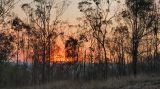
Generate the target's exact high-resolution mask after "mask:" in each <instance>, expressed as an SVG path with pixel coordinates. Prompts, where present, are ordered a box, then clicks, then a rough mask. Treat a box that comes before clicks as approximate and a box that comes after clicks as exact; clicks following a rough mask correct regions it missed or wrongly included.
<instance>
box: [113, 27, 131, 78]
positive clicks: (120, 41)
mask: <svg viewBox="0 0 160 89" xmlns="http://www.w3.org/2000/svg"><path fill="white" fill-rule="evenodd" d="M129 40H130V37H129V30H128V27H127V26H119V27H116V29H114V31H113V42H114V44H115V45H114V48H113V51H115V53H116V56H117V61H118V72H119V75H125V72H126V71H125V64H126V55H128V54H127V52H126V49H127V48H128V45H126V44H128V41H129Z"/></svg>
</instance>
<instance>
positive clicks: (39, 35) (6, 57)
mask: <svg viewBox="0 0 160 89" xmlns="http://www.w3.org/2000/svg"><path fill="white" fill-rule="evenodd" d="M17 3H18V2H17V1H16V0H1V1H0V19H1V20H0V27H1V30H0V40H1V41H0V86H2V87H6V86H11V87H12V86H23V85H35V84H42V83H46V82H50V81H54V80H58V79H84V80H85V79H86V80H91V79H107V78H109V77H121V76H128V75H134V76H135V77H136V75H137V74H138V73H144V74H148V73H159V72H160V68H159V67H160V66H159V65H160V52H159V44H160V40H159V30H160V12H159V9H160V7H159V3H160V2H157V1H154V0H124V1H123V0H83V1H81V2H79V3H78V9H79V10H80V12H81V13H82V14H83V17H81V18H77V20H78V25H77V26H73V25H70V23H67V22H64V21H62V20H61V17H62V15H63V13H64V12H65V11H66V9H67V7H68V6H69V3H70V2H69V1H68V0H62V1H59V0H57V1H56V0H33V2H31V3H25V4H23V5H22V6H21V8H22V10H23V11H24V13H25V15H26V17H27V19H26V20H21V19H20V18H19V17H18V16H16V15H15V14H14V13H11V12H12V8H13V7H14V6H15V5H16V4H17ZM113 6H116V7H118V8H116V9H115V8H113ZM75 8H77V7H75ZM15 13H16V12H15ZM66 27H68V28H69V29H67V32H68V33H70V29H71V28H72V27H74V28H75V29H77V30H76V31H75V33H74V34H70V35H68V34H66V33H67V32H66V30H65V29H66ZM75 34H76V35H75ZM58 38H61V40H62V41H63V44H64V45H65V55H66V61H69V62H53V60H54V59H53V58H52V56H54V55H56V51H53V50H54V49H56V47H57V44H58V41H57V39H58ZM86 44H87V45H86ZM88 46H89V47H88ZM22 56H23V57H22ZM21 58H23V61H22V60H21Z"/></svg>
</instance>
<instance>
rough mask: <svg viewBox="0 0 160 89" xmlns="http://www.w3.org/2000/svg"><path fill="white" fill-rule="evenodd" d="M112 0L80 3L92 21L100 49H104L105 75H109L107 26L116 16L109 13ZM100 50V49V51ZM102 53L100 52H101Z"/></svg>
mask: <svg viewBox="0 0 160 89" xmlns="http://www.w3.org/2000/svg"><path fill="white" fill-rule="evenodd" d="M113 2H114V1H112V0H84V1H82V2H80V3H79V9H80V11H81V12H82V13H83V14H84V17H85V18H86V20H87V21H88V22H89V23H90V27H91V30H92V36H93V37H94V38H95V39H96V41H97V45H98V48H99V50H101V49H102V52H103V57H104V58H103V59H102V61H104V62H105V68H104V77H105V78H106V77H107V69H108V68H107V66H108V60H107V48H106V42H107V30H108V29H107V27H109V26H110V25H111V24H112V19H113V18H114V17H115V16H116V12H115V14H113V15H109V14H110V12H111V9H110V7H111V5H112V3H113ZM99 52H100V51H99ZM99 55H100V53H99Z"/></svg>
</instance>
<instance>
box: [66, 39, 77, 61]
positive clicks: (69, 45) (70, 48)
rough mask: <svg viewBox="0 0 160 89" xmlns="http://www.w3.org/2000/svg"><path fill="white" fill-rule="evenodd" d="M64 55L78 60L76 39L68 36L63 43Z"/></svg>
mask: <svg viewBox="0 0 160 89" xmlns="http://www.w3.org/2000/svg"><path fill="white" fill-rule="evenodd" d="M65 49H66V57H67V58H71V61H74V62H77V61H78V60H77V59H76V57H78V40H77V39H74V38H73V37H70V38H69V39H68V40H67V41H66V43H65Z"/></svg>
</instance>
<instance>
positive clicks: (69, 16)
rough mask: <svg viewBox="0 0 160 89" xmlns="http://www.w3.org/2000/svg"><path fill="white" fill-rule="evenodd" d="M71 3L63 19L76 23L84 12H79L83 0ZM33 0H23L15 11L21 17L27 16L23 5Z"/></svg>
mask: <svg viewBox="0 0 160 89" xmlns="http://www.w3.org/2000/svg"><path fill="white" fill-rule="evenodd" d="M70 1H71V3H70V5H69V7H68V8H67V9H66V11H65V13H64V14H63V16H62V17H61V18H63V20H64V21H65V20H67V21H69V22H72V23H74V22H75V21H76V18H77V17H81V16H82V14H81V13H80V12H79V9H78V3H79V2H80V1H81V0H70ZM30 2H32V0H21V1H20V2H19V3H18V4H17V5H16V6H15V8H14V10H13V11H14V12H15V13H16V14H17V15H18V16H19V17H20V18H21V19H24V18H25V13H24V12H23V10H22V9H21V6H22V5H23V4H25V3H30Z"/></svg>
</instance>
